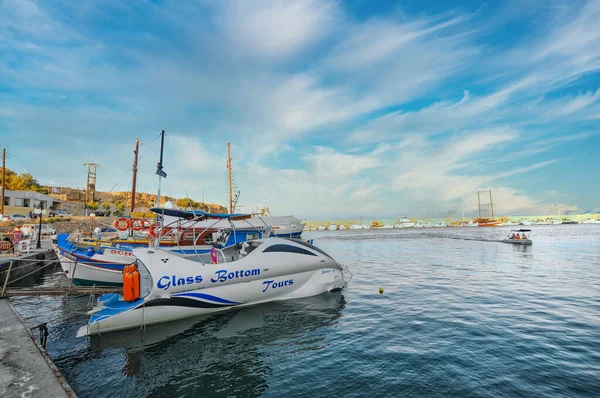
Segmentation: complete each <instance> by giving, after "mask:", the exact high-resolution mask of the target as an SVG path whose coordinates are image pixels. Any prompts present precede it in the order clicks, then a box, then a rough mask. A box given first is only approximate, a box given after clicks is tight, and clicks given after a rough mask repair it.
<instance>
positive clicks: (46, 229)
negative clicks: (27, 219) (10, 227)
mask: <svg viewBox="0 0 600 398" xmlns="http://www.w3.org/2000/svg"><path fill="white" fill-rule="evenodd" d="M22 228H29V229H30V230H35V231H37V230H38V228H40V226H39V224H23V227H22ZM41 231H42V235H56V228H54V225H52V224H42V228H41Z"/></svg>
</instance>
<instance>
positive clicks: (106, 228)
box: [100, 227, 117, 232]
mask: <svg viewBox="0 0 600 398" xmlns="http://www.w3.org/2000/svg"><path fill="white" fill-rule="evenodd" d="M100 232H117V229H116V228H113V227H104V228H102V229H101V230H100Z"/></svg>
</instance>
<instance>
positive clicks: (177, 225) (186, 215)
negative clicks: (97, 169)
mask: <svg viewBox="0 0 600 398" xmlns="http://www.w3.org/2000/svg"><path fill="white" fill-rule="evenodd" d="M151 210H152V211H154V212H156V213H160V215H161V216H170V217H174V218H175V219H176V221H175V222H173V223H170V224H168V225H167V226H164V227H161V228H159V229H158V230H159V231H160V232H159V233H158V235H159V236H160V238H159V239H157V240H158V241H157V242H154V241H152V240H150V241H139V240H135V241H134V240H132V241H123V240H118V241H117V242H115V243H111V242H100V243H99V244H98V245H90V243H89V242H78V235H77V234H71V235H69V234H59V235H58V236H57V239H56V242H55V243H54V250H55V253H56V255H57V256H58V258H59V260H60V264H61V267H62V269H63V271H64V273H65V275H67V277H68V278H69V279H72V280H73V284H75V285H87V286H91V285H96V286H114V285H121V284H122V283H123V278H122V272H123V268H124V266H125V265H127V264H131V263H133V262H135V255H134V253H133V250H134V249H137V248H142V247H149V246H158V247H160V248H162V249H164V250H166V251H169V252H171V253H174V254H176V255H179V256H181V257H186V258H190V259H192V260H194V259H196V257H198V256H200V255H202V254H206V253H209V252H210V251H211V249H212V247H213V246H215V247H219V248H229V247H232V246H236V245H239V244H240V243H242V242H246V241H248V240H252V239H261V238H266V237H269V236H270V234H271V229H270V228H269V227H268V226H267V225H252V224H249V223H247V222H246V221H247V220H244V219H247V218H248V217H249V216H248V215H243V214H212V213H206V212H202V211H198V210H175V209H164V208H155V209H151ZM235 220H238V221H235ZM223 221H227V222H223ZM199 224H200V225H199Z"/></svg>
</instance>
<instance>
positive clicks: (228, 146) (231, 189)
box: [227, 142, 233, 214]
mask: <svg viewBox="0 0 600 398" xmlns="http://www.w3.org/2000/svg"><path fill="white" fill-rule="evenodd" d="M227 176H228V178H229V214H233V179H232V177H231V143H230V142H228V143H227Z"/></svg>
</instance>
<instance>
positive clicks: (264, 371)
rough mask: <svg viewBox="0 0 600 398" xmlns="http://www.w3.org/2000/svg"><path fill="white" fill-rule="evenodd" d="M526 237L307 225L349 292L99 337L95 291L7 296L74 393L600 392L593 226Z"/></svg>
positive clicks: (599, 251)
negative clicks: (94, 328)
mask: <svg viewBox="0 0 600 398" xmlns="http://www.w3.org/2000/svg"><path fill="white" fill-rule="evenodd" d="M531 229H532V230H533V233H532V238H533V241H534V244H533V246H516V245H510V244H505V243H500V242H494V240H498V239H502V238H503V237H505V236H506V234H507V233H508V232H509V229H508V228H439V229H434V228H427V229H400V230H377V231H368V230H367V231H362V230H349V231H325V232H310V233H306V234H305V235H304V236H305V239H310V238H312V239H314V243H315V244H316V245H317V246H319V247H320V248H322V249H324V250H325V251H327V252H328V253H329V254H331V255H332V256H333V257H334V258H336V259H337V260H338V261H340V262H341V263H343V264H345V265H347V266H348V267H349V269H350V270H351V272H352V274H353V276H352V278H351V280H350V281H349V283H348V286H347V287H346V288H345V289H344V290H343V291H342V292H338V293H328V294H325V295H321V296H317V297H312V298H308V299H303V300H296V301H288V302H279V303H270V304H265V305H259V306H255V307H249V308H245V309H240V310H233V311H229V312H226V313H222V314H218V315H212V316H209V317H203V318H194V319H188V320H183V321H179V322H175V323H169V324H163V325H156V326H152V327H147V328H145V330H140V329H135V330H130V331H127V332H120V333H113V334H107V335H101V336H99V337H95V338H91V339H90V338H76V337H75V333H76V331H77V329H78V328H79V327H80V326H82V325H84V324H85V323H86V321H87V319H88V316H86V315H85V314H84V311H85V309H86V307H87V305H88V303H89V301H90V298H89V297H77V298H70V299H68V298H64V297H61V298H55V297H38V298H31V297H29V298H14V299H11V302H12V303H13V305H14V306H15V308H16V309H17V310H18V312H19V313H20V314H21V316H22V317H23V318H24V319H25V320H26V322H27V323H28V324H29V325H30V326H34V325H37V324H39V323H41V322H48V327H49V329H50V336H49V338H48V343H47V350H48V353H49V354H50V356H51V357H52V358H53V360H54V362H55V363H56V365H57V366H58V368H59V369H60V371H61V372H62V373H63V375H64V376H65V377H66V379H67V381H68V382H69V384H70V385H71V386H72V387H73V389H74V390H75V392H76V393H77V395H78V396H79V397H93V398H100V397H111V398H116V397H150V396H152V397H192V396H194V397H212V396H215V397H256V396H273V397H279V396H286V397H319V396H335V397H337V396H339V397H354V396H356V397H366V396H378V397H399V396H405V397H411V396H414V397H425V396H427V397H468V396H469V397H500V396H504V397H518V396H526V397H599V396H600V225H562V226H533V227H532V228H531ZM63 278H64V276H63V275H61V274H60V273H59V272H58V270H57V271H55V272H54V273H49V274H46V275H45V276H44V278H43V280H41V281H40V282H41V283H44V284H52V283H56V282H57V281H58V280H60V279H63ZM380 288H383V294H380V293H379V289H380Z"/></svg>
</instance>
